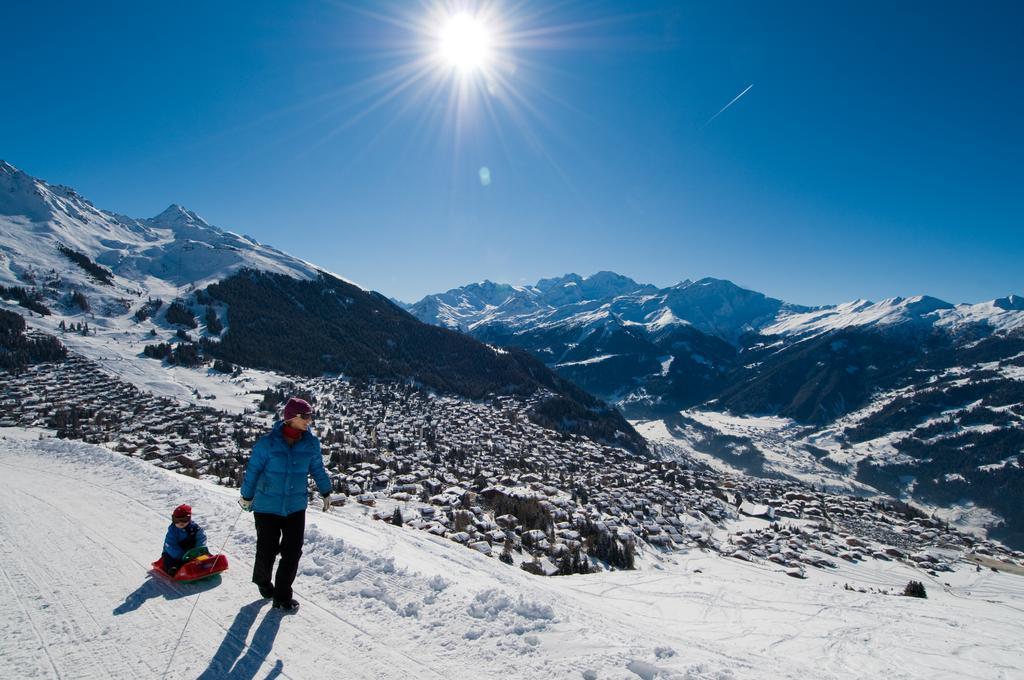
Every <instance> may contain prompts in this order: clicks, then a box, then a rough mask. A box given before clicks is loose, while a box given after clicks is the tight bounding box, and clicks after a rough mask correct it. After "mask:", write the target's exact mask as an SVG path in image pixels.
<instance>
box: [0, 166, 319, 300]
mask: <svg viewBox="0 0 1024 680" xmlns="http://www.w3.org/2000/svg"><path fill="white" fill-rule="evenodd" d="M60 246H63V247H66V248H70V249H71V250H74V251H77V252H79V253H82V254H84V255H86V256H88V257H89V258H90V259H92V260H93V261H95V262H98V263H99V264H100V265H102V266H105V267H107V268H108V269H110V270H111V271H112V273H113V274H114V275H115V279H114V282H113V284H114V285H113V286H107V285H101V284H98V283H97V282H96V281H94V280H92V279H90V278H89V277H88V276H85V275H84V273H83V272H80V271H75V268H74V267H73V266H69V262H68V260H67V258H66V257H65V256H64V255H62V254H61V253H60V251H59V247H60ZM243 267H251V268H254V269H259V270H262V271H267V272H272V273H280V274H287V275H288V276H292V277H295V278H301V279H312V278H316V276H317V275H318V268H317V267H315V266H314V265H312V264H310V263H308V262H304V261H302V260H300V259H298V258H295V257H292V256H290V255H287V254H285V253H282V252H281V251H279V250H276V249H274V248H271V247H269V246H265V245H262V244H260V243H257V242H256V241H254V240H253V239H251V238H249V237H246V236H240V235H238V234H234V233H232V232H228V231H224V230H222V229H219V228H217V227H214V226H212V225H210V224H208V223H207V222H206V221H205V220H203V219H202V218H201V217H199V216H198V215H196V214H195V213H194V212H192V211H190V210H187V209H185V208H183V207H181V206H179V205H172V206H170V207H169V208H167V210H165V211H164V212H162V213H161V214H159V215H157V216H156V217H153V218H151V219H141V220H140V219H133V218H130V217H125V216H123V215H117V214H115V213H111V212H107V211H105V210H100V209H99V208H96V207H95V206H94V205H93V204H92V203H90V202H89V201H88V200H87V199H86V198H84V197H83V196H81V195H80V194H78V193H77V192H76V191H75V190H73V189H70V188H68V187H63V186H59V185H50V184H47V183H46V182H45V181H43V180H40V179H36V178H34V177H31V176H29V175H27V174H26V173H24V172H22V171H20V170H18V169H17V168H15V167H14V166H12V165H10V164H9V163H6V162H4V161H0V284H9V285H11V284H12V285H19V286H23V285H26V284H28V285H44V284H45V283H47V282H53V281H54V278H53V274H52V273H51V272H53V273H60V278H61V279H63V282H64V283H66V284H69V285H73V286H75V287H76V288H80V289H84V290H87V291H89V292H90V293H94V294H96V295H99V296H101V297H110V298H116V297H119V296H125V295H126V294H127V295H130V294H131V292H138V291H139V290H140V289H141V290H142V291H143V292H145V293H148V294H152V295H154V296H155V297H159V296H167V295H168V294H170V295H171V296H173V295H174V293H175V292H176V291H177V290H178V289H180V288H184V287H188V286H193V287H196V288H199V287H202V286H204V285H206V284H208V283H210V282H212V281H216V280H219V279H223V278H225V277H227V276H230V275H231V274H232V273H234V272H236V271H238V270H239V269H242V268H243Z"/></svg>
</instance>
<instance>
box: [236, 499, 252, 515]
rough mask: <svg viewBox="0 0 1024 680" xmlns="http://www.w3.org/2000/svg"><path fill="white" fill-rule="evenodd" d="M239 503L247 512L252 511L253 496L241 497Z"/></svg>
mask: <svg viewBox="0 0 1024 680" xmlns="http://www.w3.org/2000/svg"><path fill="white" fill-rule="evenodd" d="M238 505H239V506H240V507H241V508H242V510H245V511H246V512H252V499H251V498H239V499H238Z"/></svg>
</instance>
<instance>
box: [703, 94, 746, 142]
mask: <svg viewBox="0 0 1024 680" xmlns="http://www.w3.org/2000/svg"><path fill="white" fill-rule="evenodd" d="M753 86H754V84H753V83H751V84H750V85H747V89H745V90H743V92H740V93H739V94H738V95H736V96H735V97H733V98H732V101H731V102H729V103H728V104H726V105H725V106H723V107H722V110H721V111H719V112H718V113H716V114H715V115H713V116H711V118H708V122H706V123H704V124H703V125H701V126H700V127H701V129H702V130H703V129H704V128H706V127H707V126H708V125H711V121H713V120H714V119H715V118H718V117H719V116H720V115H722V112H723V111H725V110H726V109H727V108H729V107H730V106H732V105H733V104H735V103H736V102H738V101H739V99H740V97H742V96H743V95H745V94H746V93H747V92H750V88H752V87H753Z"/></svg>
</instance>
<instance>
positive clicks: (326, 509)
mask: <svg viewBox="0 0 1024 680" xmlns="http://www.w3.org/2000/svg"><path fill="white" fill-rule="evenodd" d="M330 511H331V494H329V493H325V494H324V512H330Z"/></svg>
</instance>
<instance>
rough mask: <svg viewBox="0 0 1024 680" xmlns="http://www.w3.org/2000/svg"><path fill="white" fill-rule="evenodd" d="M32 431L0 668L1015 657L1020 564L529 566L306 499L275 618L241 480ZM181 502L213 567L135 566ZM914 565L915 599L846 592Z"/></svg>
mask: <svg viewBox="0 0 1024 680" xmlns="http://www.w3.org/2000/svg"><path fill="white" fill-rule="evenodd" d="M31 434H33V433H31V432H29V433H24V432H22V433H21V436H20V437H19V438H18V439H10V438H6V437H5V436H4V431H2V430H0V659H2V664H3V668H4V673H3V677H4V678H84V679H87V680H89V679H92V678H160V677H162V675H163V673H164V670H165V669H168V673H167V677H168V678H197V677H198V678H203V679H204V680H213V679H220V678H227V679H239V678H247V679H248V678H256V677H259V678H293V679H298V678H321V677H323V676H325V675H330V676H340V677H345V678H408V677H414V678H438V677H495V678H497V677H506V678H517V677H523V678H581V677H582V678H621V679H626V678H630V679H633V680H635V678H638V677H639V678H717V679H719V680H724V679H727V678H759V679H760V678H800V679H801V680H805V679H806V678H809V677H813V678H846V677H879V676H889V677H892V678H929V679H931V678H939V677H958V678H961V677H962V678H1013V677H1020V675H1019V673H1020V669H1021V668H1022V667H1024V653H1022V652H1021V651H1020V650H1019V649H1018V645H1017V644H1016V642H1015V640H1016V638H1017V636H1018V633H1019V629H1020V624H1021V623H1024V578H1022V577H1017V576H1012V575H1007V574H1002V573H999V574H996V573H993V572H989V571H983V572H975V570H974V569H973V567H970V568H964V569H961V570H958V571H957V572H955V573H954V574H943V575H942V579H941V580H942V581H948V582H949V583H950V585H948V586H947V585H944V583H942V582H940V579H929V578H928V577H927V576H925V575H923V574H922V573H921V572H919V571H916V570H912V569H910V568H909V567H906V566H905V565H902V564H897V563H885V564H882V565H881V566H878V565H876V566H870V567H869V566H867V565H850V564H846V563H842V564H841V565H840V566H839V568H838V569H837V570H835V572H834V573H826V572H822V571H819V570H811V573H810V578H809V579H808V580H807V581H800V582H797V581H793V580H791V579H789V578H788V577H786V576H784V575H782V574H780V573H779V572H778V571H777V570H776V569H774V568H773V567H771V566H767V565H760V564H749V563H745V562H740V561H737V560H731V559H726V558H721V557H718V556H715V555H709V554H706V553H702V552H699V551H694V552H692V553H690V554H683V555H678V556H676V557H674V558H668V559H666V558H664V557H659V556H656V555H651V554H647V555H645V556H643V558H642V566H643V570H641V571H636V572H611V573H603V574H595V575H589V576H575V577H569V578H538V577H533V576H529V575H527V574H525V573H523V572H521V571H520V570H516V569H510V568H508V567H507V566H505V565H503V564H501V563H500V562H498V561H497V560H495V559H493V558H488V557H485V556H483V555H480V554H478V553H476V552H474V551H471V550H467V549H465V548H463V547H461V546H458V545H456V544H454V543H451V542H450V541H445V540H443V539H437V538H436V537H433V536H430V535H428V534H425V533H422V532H417V531H414V530H411V529H400V528H397V527H392V526H390V525H387V524H385V523H383V522H373V521H372V520H370V519H369V518H368V517H366V514H367V513H368V512H369V511H368V509H366V508H364V507H362V506H357V505H354V506H347V507H345V508H343V509H341V510H340V511H336V512H333V513H331V514H330V515H323V514H322V513H319V512H316V511H313V510H312V509H311V510H310V511H309V512H308V513H307V533H306V544H305V547H304V550H305V552H304V555H303V557H302V560H301V562H300V566H299V576H298V579H297V581H296V595H297V597H298V599H299V600H300V602H301V604H302V607H301V609H300V611H299V612H298V613H297V614H296V615H293V616H288V615H282V614H280V613H279V612H276V611H273V610H271V608H270V605H269V602H268V601H266V600H262V599H257V598H256V592H255V587H254V586H253V585H252V584H251V583H250V582H249V572H250V571H251V568H252V558H253V554H254V550H255V532H254V529H253V524H252V517H251V515H248V514H240V513H239V510H238V507H237V505H236V504H235V499H236V497H237V490H234V489H227V488H223V487H217V486H214V485H211V484H208V483H206V482H202V481H198V480H194V479H191V478H188V477H184V476H180V475H175V474H173V473H169V472H167V471H165V470H162V469H159V468H156V467H154V466H151V465H149V464H147V463H144V462H141V461H138V460H135V459H131V458H128V457H125V456H121V455H119V454H115V453H112V452H110V451H108V450H106V449H103V448H100V447H96V446H90V445H87V444H82V443H79V442H65V441H59V440H42V441H34V440H30V439H28V437H27V435H31ZM182 501H187V502H189V503H190V504H192V505H193V507H194V508H195V512H196V518H197V520H198V521H200V522H201V523H202V524H203V525H204V526H205V527H206V529H207V533H208V535H209V537H210V547H211V550H213V551H214V552H225V553H226V554H227V555H228V559H229V560H230V563H231V567H230V569H229V570H228V572H226V573H225V574H224V575H222V577H221V578H220V579H215V580H211V581H208V582H200V583H195V584H177V583H172V582H170V581H168V580H166V579H163V578H161V577H158V576H153V575H151V574H149V573H148V569H149V563H150V562H151V561H152V560H154V559H156V557H158V556H159V551H160V544H161V541H162V538H163V534H164V531H165V530H166V526H167V514H168V512H169V510H170V508H172V507H174V506H175V505H177V504H178V503H180V502H182ZM221 546H224V547H223V550H222V549H221ZM697 570H700V571H697ZM701 572H703V573H701ZM910 578H915V579H919V580H925V582H926V584H927V587H928V591H929V598H930V599H928V600H924V601H922V600H913V599H910V598H898V597H892V596H886V595H881V594H877V593H856V592H849V591H844V590H843V589H842V587H841V586H842V583H844V582H850V583H852V584H856V585H858V586H861V587H874V588H876V589H879V590H881V589H885V590H892V589H895V590H899V589H902V586H903V585H904V584H905V583H906V582H907V580H909V579H910ZM190 614H191V618H190V619H189V616H190ZM186 620H188V621H189V623H188V627H187V628H186V629H184V630H183V626H184V625H185V622H186ZM179 636H180V640H179ZM172 653H173V655H174V656H173V659H172V656H171V655H172Z"/></svg>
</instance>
